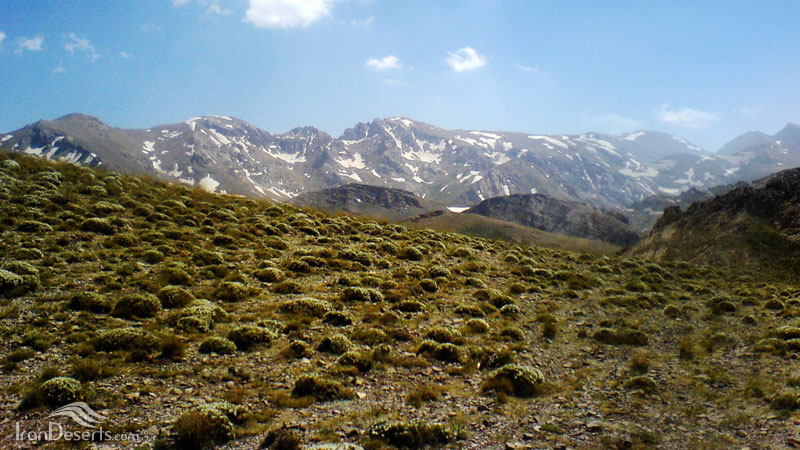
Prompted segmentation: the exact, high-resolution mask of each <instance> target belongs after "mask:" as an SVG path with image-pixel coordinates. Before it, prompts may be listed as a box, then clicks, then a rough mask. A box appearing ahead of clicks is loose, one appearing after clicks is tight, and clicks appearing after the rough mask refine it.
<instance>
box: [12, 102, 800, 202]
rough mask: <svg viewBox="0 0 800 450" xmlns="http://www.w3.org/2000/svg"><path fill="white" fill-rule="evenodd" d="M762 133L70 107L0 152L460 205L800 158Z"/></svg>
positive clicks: (230, 184)
mask: <svg viewBox="0 0 800 450" xmlns="http://www.w3.org/2000/svg"><path fill="white" fill-rule="evenodd" d="M763 136H765V137H764V138H763V139H756V140H752V139H751V140H745V142H744V144H737V145H738V147H733V148H728V149H727V151H725V152H722V153H719V154H716V155H714V154H710V153H708V152H706V151H704V150H703V149H701V148H699V147H697V146H695V145H692V144H691V143H689V142H687V141H686V140H684V139H682V138H679V137H677V136H671V135H667V134H664V133H659V132H654V131H639V132H635V133H630V134H627V135H623V136H611V135H606V134H598V133H586V134H581V135H539V134H527V133H509V132H489V131H464V130H444V129H441V128H438V127H435V126H433V125H429V124H426V123H422V122H418V121H414V120H410V119H406V118H401V117H395V118H389V119H375V120H373V121H372V122H370V123H359V124H357V125H355V126H354V127H353V128H350V129H348V130H346V131H345V132H344V133H343V134H342V136H341V137H339V138H332V137H331V136H329V135H328V134H326V133H325V132H323V131H320V130H317V129H316V128H313V127H303V128H295V129H293V130H291V131H289V132H287V133H283V134H272V133H269V132H267V131H264V130H261V129H259V128H257V127H255V126H253V125H251V124H249V123H247V122H244V121H242V120H240V119H236V118H231V117H225V116H204V117H197V118H193V119H189V120H187V121H185V122H182V123H178V124H170V125H159V126H155V127H152V128H148V129H146V130H138V129H134V130H127V129H119V128H113V127H110V126H108V125H106V124H105V123H103V122H101V121H100V120H98V119H96V118H93V117H90V116H86V115H81V114H70V115H67V116H64V117H61V118H59V119H56V120H53V121H45V120H42V121H39V122H36V123H34V124H31V125H28V126H26V127H24V128H22V129H20V130H16V131H13V132H11V133H7V134H0V148H3V149H5V150H8V151H16V152H24V153H28V154H32V155H36V156H40V157H44V158H48V159H53V160H63V161H70V162H74V163H77V164H83V165H89V166H99V165H102V166H103V167H107V168H109V169H113V170H120V171H124V172H130V173H138V174H141V173H143V174H151V175H153V176H156V177H158V178H162V179H166V180H170V181H175V182H179V183H184V184H187V185H194V186H201V187H203V188H204V189H207V190H209V191H215V192H222V191H224V192H228V193H234V194H240V195H248V196H257V197H267V198H270V199H273V200H278V201H286V200H288V199H290V198H292V197H294V196H296V195H298V194H300V193H303V192H312V191H317V190H320V189H325V188H330V187H334V186H340V185H344V184H348V183H352V182H357V183H364V184H370V185H376V186H388V187H394V188H400V189H405V190H408V191H411V192H413V193H415V194H417V195H419V196H421V197H423V198H426V199H430V200H433V201H439V202H442V203H445V204H448V205H452V206H470V205H474V204H477V203H479V202H480V201H482V200H484V199H487V198H490V197H496V196H502V195H510V194H528V193H540V194H546V195H549V196H552V197H555V198H558V199H562V200H576V201H582V202H587V203H592V204H595V205H598V206H602V207H625V206H627V205H629V204H631V203H632V202H635V201H639V200H642V199H643V198H645V197H648V196H651V195H655V194H678V193H680V192H681V191H683V190H686V189H689V188H691V187H696V188H707V187H711V186H716V185H720V184H730V183H735V182H737V181H740V180H752V179H756V178H759V177H762V176H765V175H768V174H770V173H774V172H777V171H779V170H782V169H785V168H788V167H794V166H798V165H800V127H798V126H797V125H793V124H789V125H787V127H786V129H784V130H783V131H781V132H780V133H778V134H776V137H769V136H766V135H763ZM778 136H781V137H782V138H778ZM751 142H752V143H753V144H754V145H745V144H749V143H751Z"/></svg>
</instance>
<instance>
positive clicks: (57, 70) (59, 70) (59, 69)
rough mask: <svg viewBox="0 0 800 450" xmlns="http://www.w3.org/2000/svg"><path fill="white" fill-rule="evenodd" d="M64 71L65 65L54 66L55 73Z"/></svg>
mask: <svg viewBox="0 0 800 450" xmlns="http://www.w3.org/2000/svg"><path fill="white" fill-rule="evenodd" d="M63 71H64V65H63V64H59V65H58V66H56V67H53V73H54V74H55V73H61V72H63Z"/></svg>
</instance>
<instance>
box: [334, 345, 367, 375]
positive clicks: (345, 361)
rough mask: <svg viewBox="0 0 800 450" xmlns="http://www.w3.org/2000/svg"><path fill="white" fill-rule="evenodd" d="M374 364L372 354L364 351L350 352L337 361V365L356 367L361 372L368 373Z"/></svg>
mask: <svg viewBox="0 0 800 450" xmlns="http://www.w3.org/2000/svg"><path fill="white" fill-rule="evenodd" d="M374 362H375V360H374V359H373V357H372V353H370V352H367V351H363V350H350V351H347V352H345V353H343V354H342V355H341V356H339V358H337V359H336V364H339V365H340V366H352V367H355V368H356V369H358V370H359V372H367V371H368V370H370V369H372V365H373V363H374Z"/></svg>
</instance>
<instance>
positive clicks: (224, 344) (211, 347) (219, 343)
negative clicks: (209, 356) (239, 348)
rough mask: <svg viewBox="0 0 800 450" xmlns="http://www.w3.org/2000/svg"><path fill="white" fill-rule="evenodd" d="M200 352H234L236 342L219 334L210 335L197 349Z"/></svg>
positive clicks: (219, 353)
mask: <svg viewBox="0 0 800 450" xmlns="http://www.w3.org/2000/svg"><path fill="white" fill-rule="evenodd" d="M197 351H199V352H200V353H216V354H218V355H228V354H231V353H234V352H236V344H234V343H233V342H232V341H231V340H230V339H225V338H224V337H221V336H211V337H209V338H206V339H205V340H204V341H203V342H202V343H200V347H199V348H198V349H197Z"/></svg>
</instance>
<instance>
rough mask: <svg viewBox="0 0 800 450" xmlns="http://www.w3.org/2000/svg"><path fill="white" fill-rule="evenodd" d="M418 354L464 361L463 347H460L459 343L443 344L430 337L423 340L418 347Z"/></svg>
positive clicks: (442, 359) (456, 361)
mask: <svg viewBox="0 0 800 450" xmlns="http://www.w3.org/2000/svg"><path fill="white" fill-rule="evenodd" d="M417 354H418V355H424V356H427V357H430V358H434V359H438V360H439V361H444V362H455V363H458V362H461V361H462V354H461V349H459V348H458V346H457V345H455V344H450V343H444V344H441V343H439V342H436V341H433V340H430V339H427V340H424V341H422V343H421V344H420V345H419V348H417Z"/></svg>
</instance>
